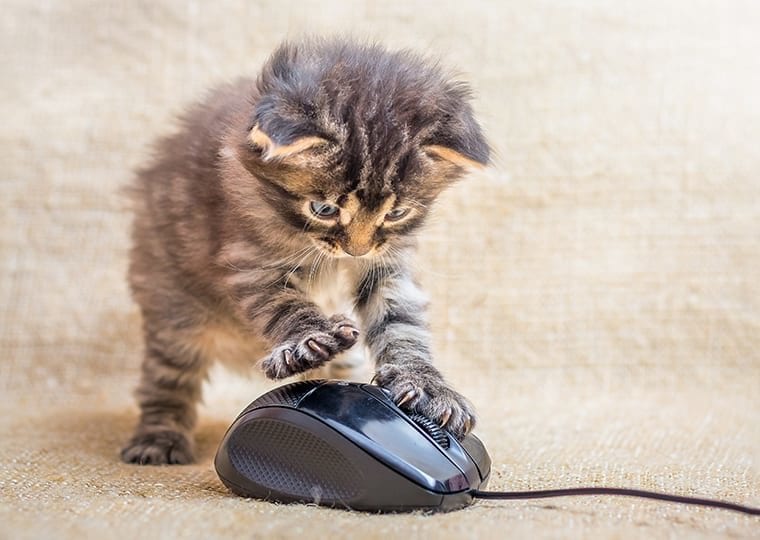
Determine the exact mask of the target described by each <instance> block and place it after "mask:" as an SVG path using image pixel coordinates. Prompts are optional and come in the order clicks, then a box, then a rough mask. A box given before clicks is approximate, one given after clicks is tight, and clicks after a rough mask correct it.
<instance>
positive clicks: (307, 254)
mask: <svg viewBox="0 0 760 540" xmlns="http://www.w3.org/2000/svg"><path fill="white" fill-rule="evenodd" d="M315 251H317V247H316V246H311V248H310V249H309V251H308V252H307V253H306V255H304V256H303V257H301V258H300V259H299V261H298V262H297V263H296V264H295V266H293V269H292V270H291V271H290V272H288V274H287V275H286V276H285V283H284V284H283V285H282V288H283V289H287V288H288V283H289V282H290V278H291V277H293V274H294V273H295V272H296V271H297V270H298V269H299V268H300V267H301V265H302V264H303V262H304V261H305V260H306V259H307V258H308V257H309V256H311V255H312V254H313V253H314V252H315ZM278 279H280V278H278ZM276 281H277V280H275V281H273V282H272V283H275V282H276Z"/></svg>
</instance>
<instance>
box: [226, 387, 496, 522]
mask: <svg viewBox="0 0 760 540" xmlns="http://www.w3.org/2000/svg"><path fill="white" fill-rule="evenodd" d="M278 423H279V424H282V425H283V426H285V427H284V428H283V429H287V430H289V431H287V435H282V436H280V439H279V440H278V439H277V437H271V436H270V440H269V442H268V441H267V440H265V439H262V438H261V437H256V434H258V433H261V434H262V435H264V434H267V433H284V432H283V431H282V430H277V431H275V432H272V429H273V427H272V426H274V425H279V424H278ZM264 426H266V429H263V427H264ZM244 432H245V437H243V436H242V434H243V433H244ZM447 437H448V439H449V448H448V449H446V448H443V447H442V446H441V445H439V444H438V443H436V442H435V441H434V439H433V438H432V437H431V436H430V434H428V432H427V431H426V430H425V429H423V428H422V427H420V426H418V425H417V424H415V423H414V422H413V421H412V420H411V419H410V418H409V417H408V416H407V415H406V414H404V412H403V411H401V410H400V409H399V408H398V407H397V406H396V405H395V404H394V403H393V402H392V401H391V400H390V399H389V398H388V396H387V395H386V393H385V391H383V390H382V389H380V388H378V387H376V386H372V385H363V384H357V383H347V382H344V381H306V382H301V383H294V384H291V385H286V386H283V387H280V388H277V389H275V390H272V391H271V392H269V393H267V394H265V395H264V396H262V397H260V398H259V399H257V400H256V401H254V402H253V403H252V404H251V405H249V406H248V407H247V408H246V409H245V410H244V411H243V412H242V413H241V415H240V416H239V417H238V418H237V420H235V422H234V423H233V425H232V426H231V427H230V429H229V430H228V432H227V434H226V435H225V437H224V440H223V441H222V444H221V446H220V448H219V451H218V452H217V457H216V460H215V464H216V467H217V473H218V474H219V476H220V478H221V479H222V481H224V483H225V484H226V485H227V486H228V487H230V489H231V490H232V491H234V492H235V493H238V494H241V495H246V496H254V497H261V498H266V499H269V500H278V501H282V502H291V501H301V502H316V503H318V504H326V505H330V506H344V507H347V508H355V509H363V510H375V511H408V510H415V509H428V510H452V509H456V508H461V507H463V506H466V505H468V504H470V503H471V502H472V496H471V494H470V492H471V491H472V490H474V489H482V488H484V487H485V485H486V483H487V481H488V475H489V473H490V467H491V463H490V458H489V457H488V453H487V452H486V450H485V448H484V447H483V444H482V443H481V442H480V441H479V440H478V439H477V438H476V437H474V436H473V435H469V436H468V437H466V438H465V440H463V441H462V442H461V443H460V442H459V441H457V440H456V439H455V438H454V437H452V436H450V435H448V434H447ZM302 440H309V441H312V442H311V443H309V444H311V445H312V446H314V447H317V446H318V447H319V448H321V449H322V450H321V456H322V457H320V458H319V459H320V460H321V461H314V459H313V457H314V456H312V454H311V453H310V452H308V448H306V449H304V448H300V449H299V448H296V446H297V445H296V446H294V445H293V444H290V441H296V442H297V441H302ZM231 452H232V453H233V454H234V456H235V459H230V453H231ZM246 452H248V454H245V453H246ZM241 453H242V454H243V455H244V456H245V457H251V458H254V459H253V461H254V462H255V463H257V464H259V465H257V466H256V467H258V468H256V467H251V466H248V465H246V466H245V467H242V466H241V465H240V463H241V460H240V455H241ZM264 455H273V456H275V458H272V459H269V461H265V462H262V461H261V459H263V458H262V457H261V456H264ZM257 460H258V461H257ZM246 463H247V461H246ZM262 463H264V465H261V464H262ZM330 467H333V469H330ZM335 467H337V468H335ZM272 468H275V469H277V470H275V471H274V472H272V470H271V469H272ZM264 469H266V470H267V476H266V477H265V476H263V473H261V474H259V471H260V470H264ZM315 469H319V470H315ZM328 469H330V470H335V471H342V470H345V469H350V470H353V471H356V472H355V473H354V474H353V475H352V477H351V479H350V481H349V480H343V482H344V483H346V482H348V483H350V484H351V486H350V487H351V489H350V490H348V488H347V487H346V489H343V488H342V487H341V485H340V482H341V480H338V479H337V476H340V475H336V474H334V473H333V474H331V475H330V476H329V477H326V476H324V474H326V473H325V472H324V471H326V470H328ZM320 474H322V476H320ZM272 478H275V479H276V478H280V479H284V480H282V481H281V482H280V480H271V479H272ZM278 482H280V483H278ZM357 482H359V483H360V484H361V486H359V487H357V486H356V485H354V484H356V483H357ZM293 485H296V486H300V487H292V486H293ZM299 490H300V491H299ZM312 493H317V494H318V496H315V497H312V496H311V494H312ZM325 493H327V494H328V495H329V494H331V493H333V494H344V495H342V496H337V495H335V496H333V497H330V496H327V497H324V496H322V495H323V494H325ZM345 494H348V495H345Z"/></svg>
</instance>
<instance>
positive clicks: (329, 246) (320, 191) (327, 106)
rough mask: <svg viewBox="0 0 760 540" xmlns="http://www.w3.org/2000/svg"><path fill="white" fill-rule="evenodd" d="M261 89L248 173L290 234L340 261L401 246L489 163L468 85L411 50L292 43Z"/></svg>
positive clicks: (267, 70) (275, 59) (271, 65)
mask: <svg viewBox="0 0 760 540" xmlns="http://www.w3.org/2000/svg"><path fill="white" fill-rule="evenodd" d="M258 91H259V97H258V99H257V101H256V105H255V110H254V113H253V115H252V118H251V122H250V126H249V128H250V131H249V133H248V137H247V140H246V143H245V144H246V152H247V159H246V166H247V167H248V169H249V170H250V171H251V172H253V173H254V174H255V175H256V176H257V177H258V178H260V179H262V180H263V181H264V183H265V184H266V185H267V188H268V190H269V195H268V196H267V201H268V202H269V203H270V204H271V205H272V206H275V207H276V209H277V212H278V215H279V216H280V217H281V218H282V219H283V220H284V221H285V222H286V223H287V224H288V225H290V226H292V227H293V230H292V233H293V234H304V235H308V237H309V238H310V240H311V241H312V242H313V243H314V244H315V245H316V246H318V247H319V248H320V249H321V250H322V251H324V252H326V253H329V254H330V255H332V256H335V257H341V256H353V257H360V256H367V257H371V256H374V255H377V254H381V253H383V252H384V251H385V250H387V249H388V248H389V247H391V246H393V245H394V244H396V245H402V244H403V243H404V240H405V239H407V238H409V236H410V233H412V232H413V231H415V230H416V229H417V228H418V227H419V226H420V225H421V224H422V222H423V220H424V219H425V217H426V215H427V212H428V209H429V207H430V204H431V203H432V201H433V200H434V199H435V198H436V196H437V195H438V194H439V193H440V192H441V190H442V189H444V188H445V187H446V186H448V185H449V184H451V183H452V182H453V181H455V180H456V179H457V178H459V177H461V176H462V175H463V174H464V173H465V172H466V171H467V169H469V168H472V167H482V166H484V165H486V164H487V163H488V160H489V147H488V144H487V143H486V141H485V139H484V137H483V134H482V132H481V129H480V127H479V125H478V123H477V122H476V121H475V119H474V117H473V112H472V108H471V107H470V104H469V99H470V90H469V88H468V86H467V85H466V84H464V83H462V82H459V81H456V80H453V79H451V78H450V77H449V76H447V75H446V74H445V73H444V72H443V71H442V70H441V69H440V68H439V67H438V65H436V64H435V63H433V62H430V61H427V60H425V59H424V58H422V57H420V56H417V55H415V54H413V53H410V52H408V51H401V52H389V51H387V50H385V49H383V48H382V47H380V46H377V45H359V44H356V43H350V42H345V41H310V42H305V43H301V44H284V45H282V46H281V47H280V48H279V49H277V50H276V51H275V53H274V54H273V55H272V57H271V58H270V60H269V61H268V63H267V64H266V66H265V67H264V70H263V72H262V74H261V76H260V78H259V81H258Z"/></svg>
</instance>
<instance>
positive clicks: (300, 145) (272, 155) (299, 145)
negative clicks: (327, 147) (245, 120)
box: [248, 124, 328, 161]
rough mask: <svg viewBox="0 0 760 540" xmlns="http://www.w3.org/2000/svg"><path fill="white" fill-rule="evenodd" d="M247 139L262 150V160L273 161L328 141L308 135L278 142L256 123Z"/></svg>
mask: <svg viewBox="0 0 760 540" xmlns="http://www.w3.org/2000/svg"><path fill="white" fill-rule="evenodd" d="M248 139H249V140H250V141H251V142H252V143H253V144H254V146H256V147H257V148H260V149H261V151H262V154H261V156H262V158H263V159H264V161H273V160H277V159H285V158H288V157H290V156H294V155H296V154H300V153H302V152H305V151H307V150H310V149H312V148H315V147H317V146H321V145H323V144H327V143H328V141H327V140H326V139H323V138H322V137H317V136H314V135H308V136H305V137H300V138H297V139H294V140H292V141H290V142H288V143H287V144H278V143H277V142H275V141H274V140H273V139H272V138H271V137H270V136H269V135H267V134H266V133H264V131H263V130H262V129H261V128H260V127H259V125H258V124H256V125H255V126H253V129H251V133H250V134H249V135H248Z"/></svg>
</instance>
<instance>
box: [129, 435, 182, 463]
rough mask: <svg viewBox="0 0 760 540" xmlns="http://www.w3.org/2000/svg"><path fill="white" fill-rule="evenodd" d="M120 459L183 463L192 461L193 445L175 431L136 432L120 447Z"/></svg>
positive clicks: (130, 461) (136, 461)
mask: <svg viewBox="0 0 760 540" xmlns="http://www.w3.org/2000/svg"><path fill="white" fill-rule="evenodd" d="M121 459H122V461H124V462H125V463H136V464H137V465H185V464H187V463H192V462H193V446H192V443H191V441H190V439H189V438H188V437H187V435H185V434H183V433H179V432H177V431H171V430H168V429H167V430H162V431H151V432H144V433H137V434H135V436H134V437H132V439H131V440H130V441H129V442H128V443H127V445H126V446H125V447H124V448H123V449H122V451H121Z"/></svg>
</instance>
